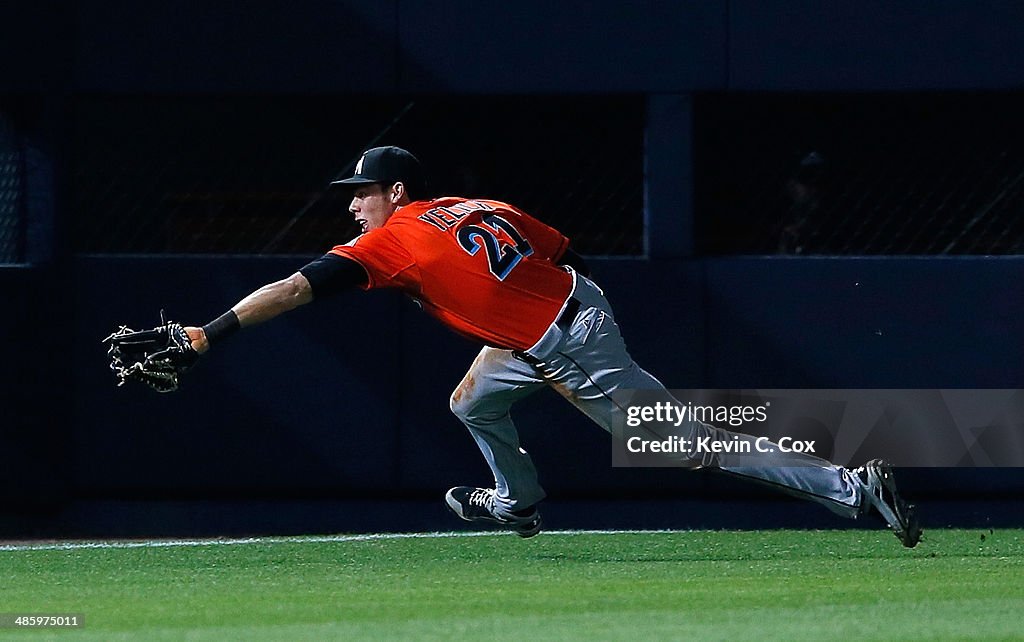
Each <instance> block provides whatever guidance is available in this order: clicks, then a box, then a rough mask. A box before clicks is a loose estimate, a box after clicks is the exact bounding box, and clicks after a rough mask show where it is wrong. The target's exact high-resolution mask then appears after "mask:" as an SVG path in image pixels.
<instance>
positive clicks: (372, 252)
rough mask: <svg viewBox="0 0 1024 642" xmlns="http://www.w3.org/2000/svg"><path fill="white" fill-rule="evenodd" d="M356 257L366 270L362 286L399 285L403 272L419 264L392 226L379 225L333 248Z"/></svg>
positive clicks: (333, 250) (385, 286) (337, 253)
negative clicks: (391, 229) (365, 280)
mask: <svg viewBox="0 0 1024 642" xmlns="http://www.w3.org/2000/svg"><path fill="white" fill-rule="evenodd" d="M329 253H330V254H335V255H337V256H342V257H345V258H347V259H352V260H353V261H355V262H356V263H358V264H359V265H361V266H363V269H364V270H366V275H367V282H366V283H365V284H363V285H362V288H363V289H365V290H369V289H372V288H388V287H398V286H399V280H398V279H399V276H400V275H401V274H402V273H403V272H405V271H406V270H408V269H409V268H411V267H413V266H414V265H415V264H416V261H415V259H414V258H413V257H412V255H411V254H409V252H408V251H407V250H406V249H405V247H404V246H403V245H402V243H401V242H400V241H399V240H398V238H397V237H396V236H395V235H394V234H393V233H392V232H391V231H390V230H388V229H386V228H379V229H376V230H372V231H370V232H367V233H366V234H362V235H360V236H357V237H356V238H354V239H352V240H351V241H349V242H348V243H346V244H345V245H338V246H335V247H334V248H333V249H332V250H331V251H330V252H329Z"/></svg>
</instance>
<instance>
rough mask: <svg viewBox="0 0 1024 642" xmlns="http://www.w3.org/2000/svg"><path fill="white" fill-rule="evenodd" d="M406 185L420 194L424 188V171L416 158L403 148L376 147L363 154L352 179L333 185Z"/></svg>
mask: <svg viewBox="0 0 1024 642" xmlns="http://www.w3.org/2000/svg"><path fill="white" fill-rule="evenodd" d="M398 182H402V183H405V185H406V189H407V190H408V191H409V192H411V193H413V194H418V193H419V192H421V191H422V190H423V188H424V185H425V184H424V181H423V171H422V169H421V168H420V162H419V160H417V158H416V157H415V156H413V155H412V154H410V153H409V152H407V151H406V150H404V149H402V148H401V147H394V146H389V147H374V148H373V149H368V150H366V151H365V152H363V155H362V156H360V157H359V162H357V163H356V171H355V174H353V175H352V178H346V179H345V180H341V181H333V182H332V183H331V185H368V184H370V183H384V184H386V185H392V184H394V183H398Z"/></svg>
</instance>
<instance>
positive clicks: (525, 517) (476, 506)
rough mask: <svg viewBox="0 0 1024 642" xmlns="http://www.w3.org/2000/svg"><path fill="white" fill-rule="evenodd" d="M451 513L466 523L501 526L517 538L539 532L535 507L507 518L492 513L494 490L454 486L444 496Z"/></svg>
mask: <svg viewBox="0 0 1024 642" xmlns="http://www.w3.org/2000/svg"><path fill="white" fill-rule="evenodd" d="M444 501H445V503H447V504H448V508H450V509H451V511H452V512H453V513H455V514H456V515H458V516H459V517H461V518H462V519H464V520H466V521H467V522H490V523H492V524H498V525H499V526H503V527H505V528H507V529H509V530H511V531H512V532H514V533H515V534H516V535H518V536H519V537H533V536H534V535H536V534H537V533H539V532H540V513H539V512H538V511H537V509H536V508H535V507H530V508H527V509H525V510H521V511H516V512H514V513H512V514H511V516H509V517H505V516H503V515H497V514H495V512H494V490H493V489H490V488H473V487H471V486H456V487H455V488H452V489H451V490H449V491H448V492H447V493H445V496H444Z"/></svg>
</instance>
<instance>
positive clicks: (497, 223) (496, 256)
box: [457, 214, 533, 281]
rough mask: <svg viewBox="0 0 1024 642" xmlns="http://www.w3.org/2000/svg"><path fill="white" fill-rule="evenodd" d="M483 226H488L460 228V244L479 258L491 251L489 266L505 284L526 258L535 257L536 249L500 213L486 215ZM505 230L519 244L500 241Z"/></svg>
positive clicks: (470, 253) (488, 254)
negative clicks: (481, 249) (480, 252)
mask: <svg viewBox="0 0 1024 642" xmlns="http://www.w3.org/2000/svg"><path fill="white" fill-rule="evenodd" d="M483 223H484V225H466V226H465V227H462V228H459V231H458V233H457V236H458V239H459V245H460V246H462V249H464V250H465V251H466V252H468V253H469V255H470V256H475V255H476V253H477V252H479V251H480V248H481V247H483V248H484V250H486V252H487V267H488V268H489V269H490V271H491V274H493V275H494V276H495V277H496V278H497V279H498V280H499V281H504V280H505V277H507V276H508V275H509V273H510V272H511V271H512V270H513V268H515V266H516V265H518V264H519V262H520V261H522V260H523V257H524V256H530V255H531V254H533V248H532V247H530V243H529V241H527V240H526V239H525V238H523V235H522V234H520V233H519V230H517V229H516V228H515V226H514V225H512V224H511V223H509V222H508V221H506V220H505V219H503V218H502V217H500V216H498V215H497V214H485V215H484V216H483ZM502 231H504V232H505V233H506V234H508V235H509V237H511V238H512V240H513V241H514V242H515V245H512V244H510V243H502V242H501V241H499V240H498V236H497V235H498V233H499V232H502Z"/></svg>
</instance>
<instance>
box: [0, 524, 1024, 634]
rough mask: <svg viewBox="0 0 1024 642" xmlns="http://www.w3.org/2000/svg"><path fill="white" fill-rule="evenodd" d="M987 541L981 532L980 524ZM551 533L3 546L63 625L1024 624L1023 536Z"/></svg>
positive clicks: (1014, 627) (6, 600)
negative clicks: (906, 539) (79, 621)
mask: <svg viewBox="0 0 1024 642" xmlns="http://www.w3.org/2000/svg"><path fill="white" fill-rule="evenodd" d="M983 536H984V537H983ZM926 537H927V539H926V541H925V542H923V543H922V544H921V545H920V546H919V547H918V548H916V549H913V550H907V549H904V548H903V547H901V546H900V545H899V542H897V541H896V539H895V538H894V537H893V536H892V535H891V534H890V533H888V532H887V531H862V530H850V531H824V532H817V531H788V530H787V531H759V532H751V531H747V532H708V531H697V532H663V533H580V534H572V533H542V534H541V535H539V536H537V537H535V538H533V539H531V540H520V539H519V538H517V537H515V536H514V535H508V534H486V535H480V534H474V535H473V536H448V537H416V538H380V539H365V538H360V539H349V540H341V541H316V540H314V541H304V540H301V539H280V540H273V541H260V542H255V543H244V544H233V545H204V546H161V547H137V548H72V549H67V550H25V549H22V548H16V549H14V550H12V549H11V548H8V549H7V550H0V612H6V613H11V612H22V611H28V612H51V613H52V612H69V613H71V612H74V613H82V614H84V615H85V621H86V626H85V627H84V628H82V629H79V630H59V631H53V630H51V631H40V630H37V631H14V630H11V629H5V630H0V637H4V638H15V639H29V638H31V639H60V640H77V639H90V640H119V639H123V640H146V639H167V640H179V639H185V638H187V639H189V640H224V639H238V640H263V639H267V640H270V639H273V640H303V639H309V640H313V639H315V640H322V639H345V640H362V639H375V640H376V639H388V640H390V639H404V640H420V639H434V640H448V639H474V640H478V639H515V640H517V641H523V640H532V639H537V640H551V639H587V640H637V641H639V640H648V639H699V640H735V639H751V638H757V639H761V640H768V639H786V640H802V639H808V640H810V639H813V640H822V639H826V638H833V639H843V640H851V641H854V642H861V641H863V640H876V639H901V640H906V639H922V638H927V639H949V640H962V639H967V638H975V639H1021V638H1024V531H1020V530H997V531H994V532H990V531H979V530H938V531H929V532H928V533H927V534H926Z"/></svg>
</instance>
